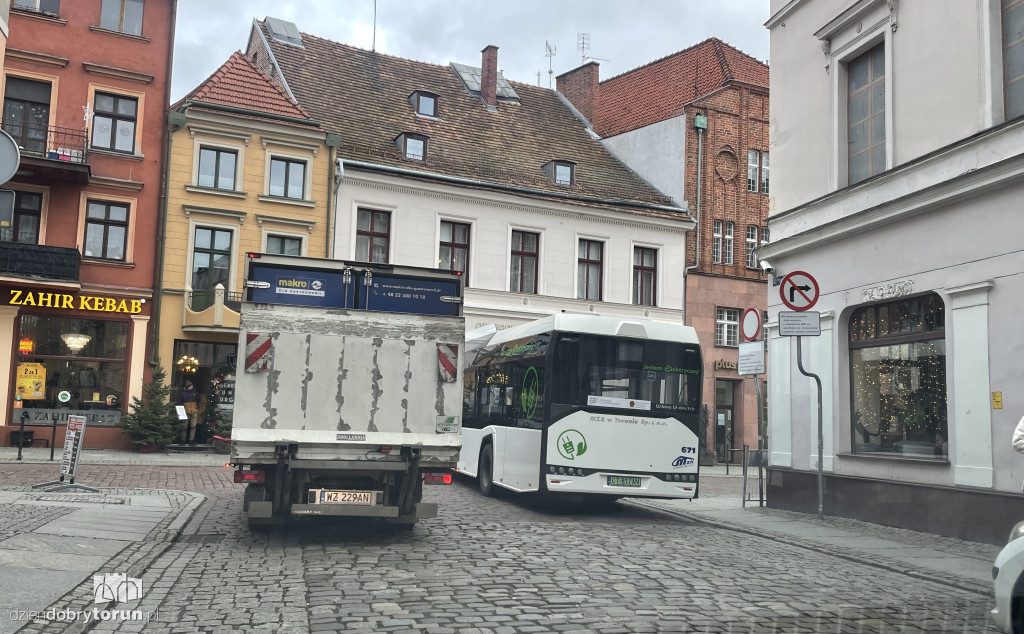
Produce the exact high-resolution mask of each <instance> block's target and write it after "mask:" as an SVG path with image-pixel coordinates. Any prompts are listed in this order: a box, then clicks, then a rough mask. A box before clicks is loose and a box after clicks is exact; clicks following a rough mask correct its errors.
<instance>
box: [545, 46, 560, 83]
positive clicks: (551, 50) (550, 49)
mask: <svg viewBox="0 0 1024 634" xmlns="http://www.w3.org/2000/svg"><path fill="white" fill-rule="evenodd" d="M557 50H558V47H557V46H555V45H554V44H552V43H551V42H548V41H547V40H544V56H545V57H547V58H548V88H549V89H550V88H551V78H552V77H554V75H555V71H554V69H553V68H552V63H553V62H554V57H555V53H556V52H557Z"/></svg>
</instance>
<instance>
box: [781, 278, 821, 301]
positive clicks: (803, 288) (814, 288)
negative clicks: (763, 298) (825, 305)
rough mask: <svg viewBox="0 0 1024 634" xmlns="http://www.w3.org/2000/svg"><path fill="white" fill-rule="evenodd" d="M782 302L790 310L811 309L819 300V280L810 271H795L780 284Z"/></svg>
mask: <svg viewBox="0 0 1024 634" xmlns="http://www.w3.org/2000/svg"><path fill="white" fill-rule="evenodd" d="M779 295H780V296H781V297H782V303H783V304H785V305H786V307H787V308H789V309H790V310H797V311H802V310H810V309H811V307H812V306H814V305H815V304H816V303H817V302H818V295H820V291H819V290H818V281H817V280H815V279H814V278H813V277H811V274H810V273H804V272H803V271H793V272H792V273H790V274H789V275H787V276H786V277H784V278H782V285H781V286H779Z"/></svg>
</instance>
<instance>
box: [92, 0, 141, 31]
mask: <svg viewBox="0 0 1024 634" xmlns="http://www.w3.org/2000/svg"><path fill="white" fill-rule="evenodd" d="M142 5H143V0H103V6H102V7H101V8H100V27H101V28H104V29H107V30H110V31H120V32H121V33H127V34H128V35H142Z"/></svg>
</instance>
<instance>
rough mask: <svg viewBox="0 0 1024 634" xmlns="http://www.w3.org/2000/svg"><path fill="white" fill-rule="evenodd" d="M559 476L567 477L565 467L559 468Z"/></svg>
mask: <svg viewBox="0 0 1024 634" xmlns="http://www.w3.org/2000/svg"><path fill="white" fill-rule="evenodd" d="M558 475H565V467H558Z"/></svg>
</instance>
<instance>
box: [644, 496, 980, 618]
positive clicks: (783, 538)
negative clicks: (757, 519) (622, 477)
mask: <svg viewBox="0 0 1024 634" xmlns="http://www.w3.org/2000/svg"><path fill="white" fill-rule="evenodd" d="M624 502H626V503H627V504H635V505H637V506H642V507H644V508H647V509H651V510H655V511H660V512H662V513H666V514H668V515H672V516H675V517H680V518H685V519H687V520H690V521H693V522H697V523H700V524H705V525H708V526H714V527H717V528H724V529H726V530H731V531H735V532H738V533H745V534H747V535H752V536H754V537H760V538H762V539H767V540H771V541H775V542H779V543H780V544H787V545H789V546H795V547H797V548H803V549H805V550H811V551H814V552H817V553H821V554H823V555H830V556H832V557H837V558H839V559H845V560H846V561H851V562H853V563H858V564H864V565H867V566H872V567H875V568H881V569H883V570H888V571H889V572H896V573H899V574H903V575H908V576H912V577H915V578H918V579H921V580H923V581H930V582H932V583H937V584H940V585H944V586H948V587H951V588H956V589H957V590H964V591H966V592H972V593H975V594H980V595H983V596H984V597H986V598H991V597H992V587H991V585H990V584H983V583H980V582H977V581H974V580H973V579H966V578H963V577H960V578H955V579H954V578H949V577H946V578H943V577H940V576H938V573H937V572H936V571H934V570H927V569H923V568H914V567H911V566H908V565H906V564H902V563H898V562H896V561H894V560H892V559H888V558H886V557H880V556H878V555H872V554H869V553H865V552H858V553H857V554H856V555H852V554H848V553H847V552H844V550H843V549H841V548H840V547H838V546H831V547H829V546H823V545H821V544H819V543H816V542H813V541H810V540H805V539H799V538H796V537H791V536H789V535H781V534H779V533H774V532H771V531H768V530H754V529H751V528H748V527H746V526H741V525H739V524H734V523H732V522H725V521H722V520H712V519H708V518H706V517H700V516H697V515H691V514H688V513H686V512H685V511H675V510H672V509H666V508H664V507H661V506H656V505H653V504H647V503H645V502H643V501H640V500H624ZM951 576H952V575H950V577H951Z"/></svg>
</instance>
